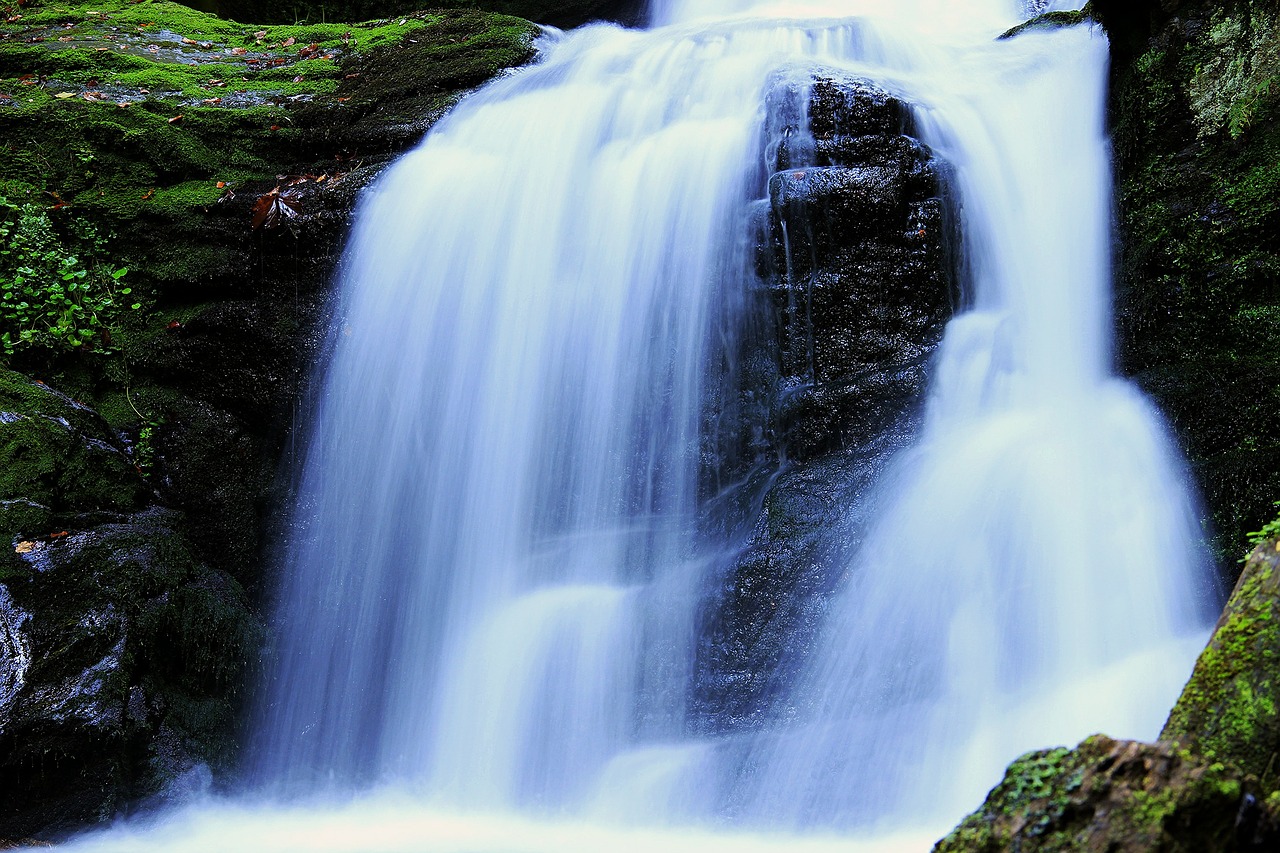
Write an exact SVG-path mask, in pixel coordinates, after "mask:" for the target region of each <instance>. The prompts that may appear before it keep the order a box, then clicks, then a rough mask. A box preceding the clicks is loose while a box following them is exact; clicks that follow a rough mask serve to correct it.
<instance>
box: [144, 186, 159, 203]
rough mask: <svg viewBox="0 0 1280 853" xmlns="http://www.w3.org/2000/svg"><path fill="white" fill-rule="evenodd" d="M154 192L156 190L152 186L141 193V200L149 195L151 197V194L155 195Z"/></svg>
mask: <svg viewBox="0 0 1280 853" xmlns="http://www.w3.org/2000/svg"><path fill="white" fill-rule="evenodd" d="M155 194H156V191H155V188H154V187H153V188H151V189H149V190H147V191H146V192H145V193H143V195H142V200H143V201H146V200H147V199H149V198H151V197H152V196H153V195H155Z"/></svg>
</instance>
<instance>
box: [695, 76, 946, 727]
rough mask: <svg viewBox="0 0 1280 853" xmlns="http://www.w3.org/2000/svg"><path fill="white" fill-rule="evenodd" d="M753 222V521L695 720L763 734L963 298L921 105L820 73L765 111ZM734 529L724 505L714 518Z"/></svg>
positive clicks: (703, 658) (710, 642)
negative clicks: (761, 189) (756, 433)
mask: <svg viewBox="0 0 1280 853" xmlns="http://www.w3.org/2000/svg"><path fill="white" fill-rule="evenodd" d="M767 99H768V101H767V108H768V121H767V125H768V126H767V128H766V136H767V140H768V141H767V150H766V152H765V154H766V160H767V164H766V165H767V168H768V172H769V174H768V177H767V183H766V186H767V193H768V198H767V200H766V201H765V202H762V203H761V204H760V206H759V207H758V211H757V212H758V215H757V219H756V227H757V231H758V237H757V240H756V273H757V275H758V277H759V281H760V292H759V293H758V294H757V296H758V299H759V306H758V308H757V310H758V312H760V313H761V314H762V315H763V317H764V319H763V320H762V321H761V322H760V326H761V327H763V328H766V329H768V330H771V334H766V333H760V332H757V334H756V335H755V336H748V338H747V342H746V347H747V348H748V350H749V351H748V352H747V353H745V354H744V356H743V358H742V360H743V361H744V362H746V363H747V364H755V365H758V364H759V363H760V362H762V361H763V362H767V363H768V365H769V367H768V368H767V369H765V368H760V367H757V368H756V370H755V374H754V380H755V381H756V382H757V383H761V385H760V386H758V387H757V389H756V391H755V396H754V397H753V399H754V400H755V402H756V405H757V407H758V409H762V410H763V411H757V412H756V414H755V417H757V418H758V419H759V420H757V421H756V423H766V424H770V425H771V428H770V430H769V433H768V436H767V440H766V441H765V442H764V444H765V445H766V446H765V447H764V448H763V449H761V448H756V451H757V452H756V455H755V456H753V457H750V461H751V462H752V463H753V464H754V465H755V467H754V468H753V469H751V471H750V473H748V474H744V475H742V479H743V482H744V483H745V485H743V486H741V487H740V488H738V489H736V490H733V491H732V492H731V495H732V500H734V501H737V502H738V503H739V504H740V505H741V509H740V511H739V516H738V517H740V518H742V519H743V520H744V522H745V523H746V524H748V525H749V526H748V528H747V529H746V530H743V531H740V532H739V534H738V535H739V536H740V537H741V541H743V546H742V549H741V551H740V553H739V554H738V555H737V557H736V560H735V563H734V565H733V566H732V567H730V568H729V569H727V570H726V573H725V576H726V581H725V583H724V585H723V587H722V588H721V589H720V590H719V592H718V594H717V595H716V596H715V597H714V599H713V600H712V601H710V602H709V603H708V605H707V614H708V615H707V623H708V627H707V629H706V631H705V632H704V634H703V636H702V637H701V639H700V645H699V659H698V671H699V672H700V673H701V675H702V681H701V684H700V686H699V689H698V692H697V696H696V698H695V705H696V707H697V710H698V712H699V716H700V717H701V719H702V723H703V725H705V726H707V727H709V728H726V727H727V728H738V727H743V726H747V727H750V726H754V725H756V724H758V723H759V722H761V721H762V720H763V719H764V718H765V717H766V716H767V715H768V714H769V713H771V712H773V711H776V710H777V709H775V708H772V707H771V699H772V697H774V696H776V695H778V693H779V690H780V688H781V686H782V685H780V684H779V683H778V682H777V679H779V678H785V677H786V676H785V673H789V672H794V671H795V670H796V664H797V663H798V661H799V660H800V659H802V658H803V656H804V655H805V653H806V652H807V650H808V648H809V646H810V645H811V644H812V642H813V641H814V639H815V637H816V632H817V629H818V626H819V624H820V613H821V610H822V607H823V604H824V601H825V599H826V597H827V596H828V595H829V594H830V593H831V592H832V591H833V590H834V588H835V587H836V586H837V585H838V583H839V581H840V579H841V576H842V571H843V567H844V566H845V565H846V564H847V561H848V556H849V555H850V554H851V553H852V550H853V548H854V547H856V544H857V541H858V539H859V537H860V535H861V532H862V525H863V523H864V519H863V518H862V517H861V516H862V514H864V513H866V512H868V511H869V508H868V506H867V500H866V497H867V494H868V493H869V492H870V489H871V486H872V484H873V483H874V481H875V480H876V478H877V476H878V475H879V473H880V472H881V471H882V470H884V467H885V465H886V464H887V462H888V460H889V459H890V458H891V457H892V455H893V454H894V452H895V451H896V450H897V449H899V448H901V447H902V446H904V445H905V444H906V442H907V441H909V440H910V438H911V436H912V435H913V433H914V431H915V429H916V426H917V424H916V419H915V417H914V413H915V411H916V409H917V407H918V406H919V404H920V400H921V396H922V393H923V391H924V388H925V381H926V372H927V366H928V361H929V359H930V357H931V355H932V353H933V350H934V348H935V347H936V345H937V344H938V342H939V341H940V340H941V337H942V330H943V326H944V325H945V323H946V320H947V319H948V318H949V316H950V314H951V310H952V306H953V303H954V302H955V301H956V298H955V287H956V282H955V275H954V268H955V263H954V259H953V257H952V252H951V244H952V240H951V236H950V233H949V227H950V223H951V220H950V218H949V217H948V216H947V215H946V213H947V202H946V199H945V182H944V181H943V180H942V178H941V176H940V174H939V172H940V170H941V166H940V165H939V163H938V162H937V161H936V160H935V159H934V157H933V155H932V153H931V152H930V151H929V150H928V149H927V148H926V147H925V146H924V145H922V144H921V143H920V142H919V141H917V140H916V139H914V138H913V137H912V136H911V135H910V131H911V113H910V109H909V107H908V106H907V105H906V104H904V103H902V102H901V101H900V100H898V99H897V98H895V97H893V96H892V95H891V94H889V93H888V92H886V91H884V90H883V89H882V88H880V87H878V86H876V85H874V84H871V83H869V82H867V81H865V80H857V79H847V78H843V77H839V76H835V75H831V74H828V73H826V72H822V71H819V72H817V73H816V74H815V76H814V77H813V78H812V79H811V80H801V81H797V80H795V79H790V78H783V79H779V80H778V81H777V82H776V84H775V85H774V86H773V87H772V88H771V90H770V92H769V93H768V96H767ZM713 506H714V507H715V509H716V511H717V512H720V513H721V515H722V517H724V516H728V517H730V518H732V517H734V513H733V512H728V513H725V512H724V506H723V501H722V502H721V503H717V504H714V505H713Z"/></svg>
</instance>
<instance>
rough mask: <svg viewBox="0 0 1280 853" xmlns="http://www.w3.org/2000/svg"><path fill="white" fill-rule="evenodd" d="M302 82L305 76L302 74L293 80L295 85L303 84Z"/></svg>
mask: <svg viewBox="0 0 1280 853" xmlns="http://www.w3.org/2000/svg"><path fill="white" fill-rule="evenodd" d="M302 81H303V76H302V75H301V74H299V75H298V76H297V77H294V78H293V82H295V83H301V82H302Z"/></svg>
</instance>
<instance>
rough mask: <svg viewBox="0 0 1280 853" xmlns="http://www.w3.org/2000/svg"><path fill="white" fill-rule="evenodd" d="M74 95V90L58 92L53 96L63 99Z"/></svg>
mask: <svg viewBox="0 0 1280 853" xmlns="http://www.w3.org/2000/svg"><path fill="white" fill-rule="evenodd" d="M75 96H76V93H75V92H59V93H58V94H56V95H54V97H55V98H63V99H66V98H74V97H75Z"/></svg>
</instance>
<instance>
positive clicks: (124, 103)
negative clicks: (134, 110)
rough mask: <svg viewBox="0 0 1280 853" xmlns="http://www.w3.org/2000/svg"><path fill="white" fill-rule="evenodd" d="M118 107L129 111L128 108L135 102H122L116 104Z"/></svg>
mask: <svg viewBox="0 0 1280 853" xmlns="http://www.w3.org/2000/svg"><path fill="white" fill-rule="evenodd" d="M116 106H117V107H119V108H120V109H122V110H123V109H127V108H128V107H131V106H133V101H121V102H120V103H118V104H116Z"/></svg>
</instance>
